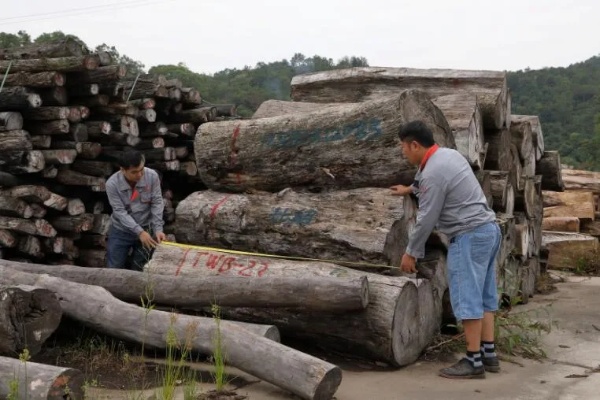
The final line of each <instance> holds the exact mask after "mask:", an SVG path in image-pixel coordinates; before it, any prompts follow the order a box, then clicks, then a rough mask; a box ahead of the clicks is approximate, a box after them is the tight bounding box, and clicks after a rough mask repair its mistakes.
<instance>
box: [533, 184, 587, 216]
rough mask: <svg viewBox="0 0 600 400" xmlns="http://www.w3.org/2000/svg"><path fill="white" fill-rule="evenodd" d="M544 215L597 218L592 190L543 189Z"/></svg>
mask: <svg viewBox="0 0 600 400" xmlns="http://www.w3.org/2000/svg"><path fill="white" fill-rule="evenodd" d="M542 197H543V206H544V217H577V218H580V219H590V220H593V219H594V218H595V211H596V207H595V202H594V194H593V193H592V192H584V191H575V192H571V191H566V192H553V191H547V190H545V191H543V192H542Z"/></svg>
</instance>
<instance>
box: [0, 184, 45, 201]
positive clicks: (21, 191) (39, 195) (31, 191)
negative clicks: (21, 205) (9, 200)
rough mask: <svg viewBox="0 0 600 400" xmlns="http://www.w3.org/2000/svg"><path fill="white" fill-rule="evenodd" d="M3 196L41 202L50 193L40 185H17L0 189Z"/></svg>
mask: <svg viewBox="0 0 600 400" xmlns="http://www.w3.org/2000/svg"><path fill="white" fill-rule="evenodd" d="M0 193H1V194H2V195H3V196H7V197H16V198H19V199H22V200H24V201H26V202H28V203H30V202H36V203H43V202H44V201H46V200H48V199H49V198H50V196H51V195H52V192H50V191H49V190H48V189H47V188H46V187H45V186H41V185H19V186H14V187H11V188H7V189H3V190H2V191H0Z"/></svg>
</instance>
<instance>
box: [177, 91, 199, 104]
mask: <svg viewBox="0 0 600 400" xmlns="http://www.w3.org/2000/svg"><path fill="white" fill-rule="evenodd" d="M181 102H182V103H184V104H189V105H199V104H200V103H202V96H201V95H200V92H199V91H197V90H196V89H193V88H181Z"/></svg>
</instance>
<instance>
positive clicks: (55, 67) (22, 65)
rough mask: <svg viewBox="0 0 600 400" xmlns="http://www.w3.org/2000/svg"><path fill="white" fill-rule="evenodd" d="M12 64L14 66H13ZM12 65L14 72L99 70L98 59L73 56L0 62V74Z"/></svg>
mask: <svg viewBox="0 0 600 400" xmlns="http://www.w3.org/2000/svg"><path fill="white" fill-rule="evenodd" d="M11 62H12V64H11ZM9 64H10V70H11V71H13V72H20V71H23V72H41V71H57V72H72V71H85V70H93V69H96V68H98V59H97V58H96V57H94V56H88V55H84V56H71V57H57V58H37V59H21V60H11V61H8V60H0V73H5V72H6V71H7V70H8V68H9Z"/></svg>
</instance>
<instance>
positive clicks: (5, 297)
mask: <svg viewBox="0 0 600 400" xmlns="http://www.w3.org/2000/svg"><path fill="white" fill-rule="evenodd" d="M61 317H62V308H61V306H60V303H59V302H58V299H57V298H56V296H55V295H54V293H52V292H50V291H49V290H46V289H40V288H36V287H32V286H7V285H5V284H3V283H2V282H1V280H0V355H3V356H12V357H16V356H18V355H19V354H20V353H21V352H22V351H23V350H25V349H28V350H29V353H30V354H31V355H34V354H37V353H38V352H39V351H40V349H41V346H42V344H44V342H45V341H46V339H48V338H49V337H50V335H51V334H52V333H54V331H55V330H56V328H58V325H59V323H60V319H61ZM1 380H2V379H0V381H1ZM1 384H2V383H0V385H1Z"/></svg>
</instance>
